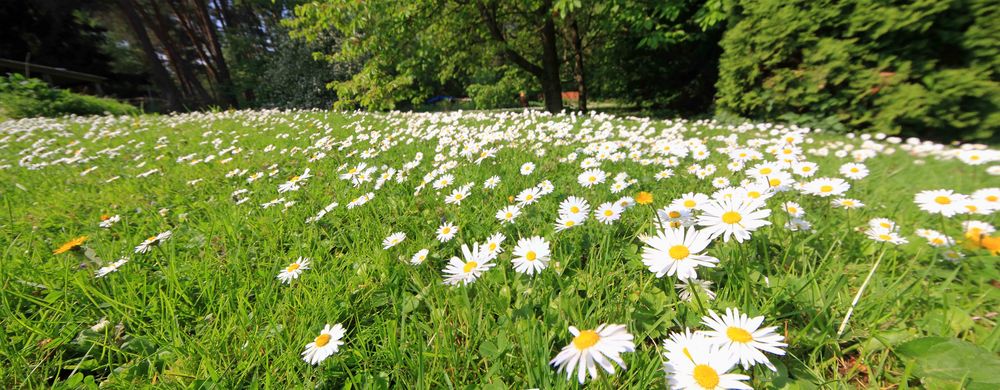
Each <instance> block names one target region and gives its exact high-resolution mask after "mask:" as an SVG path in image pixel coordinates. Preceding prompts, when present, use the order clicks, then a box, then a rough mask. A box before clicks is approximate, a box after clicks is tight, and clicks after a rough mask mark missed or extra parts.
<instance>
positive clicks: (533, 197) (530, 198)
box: [524, 194, 535, 200]
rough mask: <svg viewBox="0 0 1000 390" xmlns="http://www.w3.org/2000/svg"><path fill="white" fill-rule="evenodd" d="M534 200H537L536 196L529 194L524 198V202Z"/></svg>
mask: <svg viewBox="0 0 1000 390" xmlns="http://www.w3.org/2000/svg"><path fill="white" fill-rule="evenodd" d="M532 199H535V196H534V195H531V194H528V195H527V196H525V197H524V200H532Z"/></svg>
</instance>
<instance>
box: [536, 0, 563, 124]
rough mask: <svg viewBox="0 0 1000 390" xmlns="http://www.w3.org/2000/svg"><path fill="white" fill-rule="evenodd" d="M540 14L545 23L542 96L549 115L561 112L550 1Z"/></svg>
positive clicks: (560, 92) (543, 26)
mask: <svg viewBox="0 0 1000 390" xmlns="http://www.w3.org/2000/svg"><path fill="white" fill-rule="evenodd" d="M544 4H545V5H544V6H543V7H542V9H541V12H544V15H542V17H544V18H545V22H544V24H543V25H542V94H543V95H545V110H546V111H548V112H551V113H557V112H559V111H562V109H563V104H562V83H561V82H560V81H559V53H558V52H557V51H556V50H557V49H556V23H555V21H554V20H552V1H551V0H546V1H545V3H544Z"/></svg>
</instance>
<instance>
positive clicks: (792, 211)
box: [788, 207, 799, 214]
mask: <svg viewBox="0 0 1000 390" xmlns="http://www.w3.org/2000/svg"><path fill="white" fill-rule="evenodd" d="M797 212H799V209H797V208H795V207H789V208H788V213H789V214H795V213H797Z"/></svg>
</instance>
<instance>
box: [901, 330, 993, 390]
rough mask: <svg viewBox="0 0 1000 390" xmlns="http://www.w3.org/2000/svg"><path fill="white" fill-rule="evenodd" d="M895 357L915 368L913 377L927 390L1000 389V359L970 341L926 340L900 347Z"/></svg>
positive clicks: (942, 338)
mask: <svg viewBox="0 0 1000 390" xmlns="http://www.w3.org/2000/svg"><path fill="white" fill-rule="evenodd" d="M896 353H897V354H899V355H900V356H902V357H904V358H906V359H909V360H910V361H911V362H912V363H913V364H914V365H915V370H914V374H916V376H917V377H919V378H920V379H921V381H922V382H924V384H925V385H926V386H927V387H928V388H954V389H970V390H976V389H983V390H985V389H996V388H997V387H1000V358H997V356H996V354H993V353H991V352H990V351H987V350H985V349H982V348H980V347H978V346H976V345H975V344H972V343H970V342H968V341H964V340H959V339H953V338H948V337H923V338H919V339H916V340H912V341H909V342H906V343H905V344H903V345H900V346H899V347H898V348H897V349H896Z"/></svg>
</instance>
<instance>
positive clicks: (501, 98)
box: [466, 67, 535, 110]
mask: <svg viewBox="0 0 1000 390" xmlns="http://www.w3.org/2000/svg"><path fill="white" fill-rule="evenodd" d="M534 85H535V83H533V81H532V80H531V79H530V78H529V77H527V76H525V75H524V74H523V72H521V71H520V70H517V69H514V68H509V67H507V68H506V71H505V72H503V73H502V76H501V77H500V79H499V80H497V81H496V82H494V83H488V82H485V81H480V82H479V83H473V84H470V85H469V86H468V87H466V92H467V93H468V94H469V99H472V103H473V105H475V106H476V108H477V109H480V110H482V109H490V108H511V107H519V106H520V105H521V103H520V100H519V98H518V94H519V93H520V92H521V91H524V92H525V93H529V91H530V90H531V88H533V86H534Z"/></svg>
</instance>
